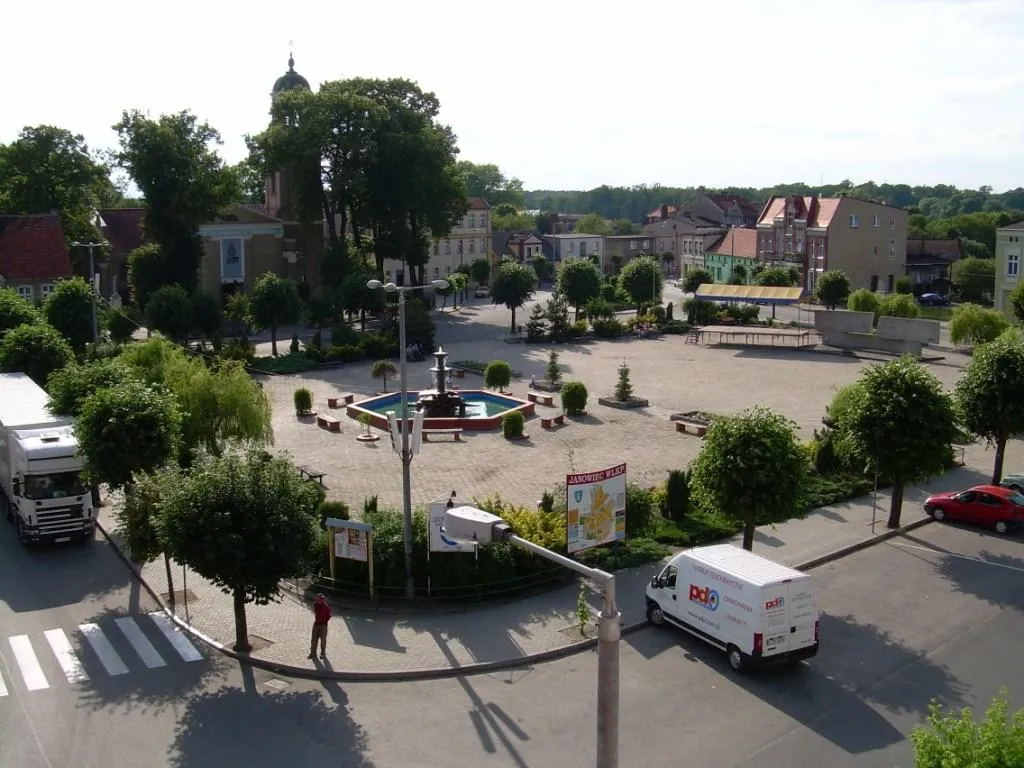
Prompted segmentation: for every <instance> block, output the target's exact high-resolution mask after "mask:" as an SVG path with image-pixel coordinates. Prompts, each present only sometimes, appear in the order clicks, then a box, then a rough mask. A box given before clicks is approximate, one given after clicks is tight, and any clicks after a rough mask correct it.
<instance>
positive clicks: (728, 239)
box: [704, 227, 757, 285]
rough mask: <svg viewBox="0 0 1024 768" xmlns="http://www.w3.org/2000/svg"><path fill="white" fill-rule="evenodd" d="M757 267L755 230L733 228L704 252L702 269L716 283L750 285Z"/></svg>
mask: <svg viewBox="0 0 1024 768" xmlns="http://www.w3.org/2000/svg"><path fill="white" fill-rule="evenodd" d="M756 266H757V230H754V229H747V228H745V227H733V228H732V229H730V230H729V231H728V232H726V233H725V234H724V235H722V236H721V237H719V239H718V240H717V241H715V242H714V243H712V245H711V247H710V248H708V249H707V250H706V251H705V252H704V269H706V270H707V271H708V272H710V273H711V277H712V278H713V279H714V281H715V282H716V283H729V282H736V283H737V284H740V285H751V284H752V283H753V282H754V267H756Z"/></svg>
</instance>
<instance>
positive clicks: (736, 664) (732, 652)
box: [725, 645, 747, 672]
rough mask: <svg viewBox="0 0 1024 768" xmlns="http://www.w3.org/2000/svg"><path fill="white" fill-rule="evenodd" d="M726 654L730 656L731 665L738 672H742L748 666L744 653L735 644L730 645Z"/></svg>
mask: <svg viewBox="0 0 1024 768" xmlns="http://www.w3.org/2000/svg"><path fill="white" fill-rule="evenodd" d="M725 653H726V656H727V657H728V658H729V666H730V667H732V668H733V669H734V670H735V671H737V672H742V671H743V670H744V669H746V667H747V662H746V661H745V660H744V658H743V654H742V653H741V652H740V649H739V648H737V647H736V646H735V645H730V646H729V647H728V648H727V649H726V651H725Z"/></svg>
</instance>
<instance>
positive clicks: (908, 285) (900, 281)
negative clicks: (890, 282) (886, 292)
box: [895, 275, 914, 295]
mask: <svg viewBox="0 0 1024 768" xmlns="http://www.w3.org/2000/svg"><path fill="white" fill-rule="evenodd" d="M895 288H896V293H905V294H907V295H913V293H914V281H913V280H911V279H910V277H909V276H908V275H900V276H899V277H897V278H896V285H895Z"/></svg>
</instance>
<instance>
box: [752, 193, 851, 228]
mask: <svg viewBox="0 0 1024 768" xmlns="http://www.w3.org/2000/svg"><path fill="white" fill-rule="evenodd" d="M786 200H787V198H786V197H785V196H782V195H779V196H776V197H772V198H770V199H769V200H768V202H767V203H765V206H764V209H763V210H762V211H761V216H760V218H759V219H758V220H757V223H758V224H771V223H772V221H773V220H774V219H776V218H780V217H782V215H783V214H784V213H785V210H786ZM842 201H843V199H842V198H841V197H815V196H813V195H808V196H806V197H800V196H799V195H796V196H794V202H795V203H796V208H797V218H803V217H804V216H806V217H807V218H806V221H807V226H808V227H821V228H823V229H824V228H827V227H828V225H829V224H831V223H832V217H833V216H835V215H836V211H837V210H838V209H839V204H840V203H841V202H842Z"/></svg>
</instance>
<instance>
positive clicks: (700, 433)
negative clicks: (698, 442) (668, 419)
mask: <svg viewBox="0 0 1024 768" xmlns="http://www.w3.org/2000/svg"><path fill="white" fill-rule="evenodd" d="M691 428H692V429H693V434H695V435H696V436H697V437H704V435H706V434H707V431H708V428H707V427H705V426H704V425H703V424H690V423H688V422H685V421H677V422H676V432H682V433H684V434H686V433H688V432H689V431H690V429H691Z"/></svg>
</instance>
